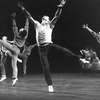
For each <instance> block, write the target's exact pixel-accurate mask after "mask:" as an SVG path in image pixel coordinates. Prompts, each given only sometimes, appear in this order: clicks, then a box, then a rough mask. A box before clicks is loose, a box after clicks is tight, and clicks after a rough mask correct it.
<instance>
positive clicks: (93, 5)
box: [0, 0, 100, 73]
mask: <svg viewBox="0 0 100 100" xmlns="http://www.w3.org/2000/svg"><path fill="white" fill-rule="evenodd" d="M19 1H21V2H24V6H25V7H26V9H27V10H28V11H29V12H30V13H31V15H32V16H33V18H34V19H36V20H38V21H40V22H41V17H42V16H43V15H48V16H50V18H51V19H52V18H53V16H54V14H55V12H56V10H57V5H58V4H59V2H60V0H19ZM17 2H18V0H0V37H2V36H3V35H6V36H8V39H9V40H13V32H12V22H11V13H12V12H16V13H17V16H16V21H17V26H18V27H19V28H21V27H24V23H25V16H24V14H23V13H22V11H21V10H20V8H18V7H17V5H16V4H17ZM85 23H88V24H89V27H90V28H91V29H93V30H94V31H96V32H98V31H100V0H67V2H66V5H65V6H64V8H63V11H62V15H61V16H60V18H59V20H58V22H57V23H56V26H55V28H54V31H53V42H54V43H56V44H58V45H61V46H64V47H66V48H68V49H70V50H71V51H73V52H74V53H76V54H80V52H79V50H80V49H84V48H85V47H86V46H90V47H92V48H94V49H95V50H96V52H97V55H98V57H99V58H100V45H99V44H98V42H97V41H96V39H95V38H94V37H93V36H92V35H91V34H90V33H89V32H88V31H87V30H85V29H82V25H83V24H85ZM27 41H29V42H30V44H34V43H35V30H34V26H33V25H32V23H30V28H29V37H28V39H27ZM48 58H49V61H50V66H51V67H50V68H51V72H53V73H55V72H80V69H81V66H80V64H79V60H78V59H77V58H74V57H68V56H64V55H62V54H60V53H59V52H58V51H57V50H51V51H50V52H49V55H48ZM8 65H9V67H8ZM18 66H19V72H21V68H22V66H21V64H18ZM27 66H28V73H42V67H41V64H40V59H39V54H38V48H37V47H35V48H34V49H33V51H32V54H31V55H30V56H29V59H28V63H27ZM10 68H11V65H10V61H9V59H8V61H7V69H10Z"/></svg>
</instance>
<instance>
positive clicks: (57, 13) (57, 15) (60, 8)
mask: <svg viewBox="0 0 100 100" xmlns="http://www.w3.org/2000/svg"><path fill="white" fill-rule="evenodd" d="M65 3H66V0H61V2H60V4H59V5H58V9H57V11H56V13H55V15H54V17H53V19H52V20H51V27H54V26H55V23H56V22H57V20H58V18H59V17H60V15H61V12H62V8H63V6H64V5H65Z"/></svg>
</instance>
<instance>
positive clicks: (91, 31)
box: [83, 24, 100, 44]
mask: <svg viewBox="0 0 100 100" xmlns="http://www.w3.org/2000/svg"><path fill="white" fill-rule="evenodd" d="M83 28H85V29H87V30H88V31H89V32H90V33H91V34H92V35H93V36H94V37H95V38H96V40H97V41H98V42H99V44H100V37H99V35H98V34H97V33H96V32H94V31H93V30H92V29H90V28H89V27H88V24H86V25H85V24H84V25H83Z"/></svg>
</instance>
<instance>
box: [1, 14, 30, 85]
mask: <svg viewBox="0 0 100 100" xmlns="http://www.w3.org/2000/svg"><path fill="white" fill-rule="evenodd" d="M15 16H16V13H13V14H12V23H13V33H14V40H13V41H14V42H13V44H11V43H9V42H7V41H3V40H1V39H0V45H2V46H3V47H5V48H6V49H7V50H9V51H10V52H11V54H12V68H13V76H12V78H13V80H12V86H14V85H15V84H16V82H17V80H18V68H17V58H18V54H19V53H20V48H21V47H23V46H24V44H25V42H26V39H27V37H28V29H29V20H28V18H26V24H25V27H24V28H21V29H20V30H19V31H18V27H17V25H16V21H15Z"/></svg>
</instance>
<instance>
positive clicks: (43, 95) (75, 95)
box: [0, 73, 100, 100]
mask: <svg viewBox="0 0 100 100" xmlns="http://www.w3.org/2000/svg"><path fill="white" fill-rule="evenodd" d="M52 79H53V86H54V90H55V92H54V93H49V92H48V90H47V85H46V82H45V80H44V76H43V75H42V74H35V75H34V74H33V75H26V76H20V77H19V80H18V81H17V83H16V85H15V86H13V87H12V85H11V82H12V80H11V78H7V79H6V80H5V81H3V82H1V83H0V100H100V75H99V74H98V75H96V76H94V77H93V76H91V75H89V74H86V75H80V74H66V73H61V74H60V73H58V74H52Z"/></svg>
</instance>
